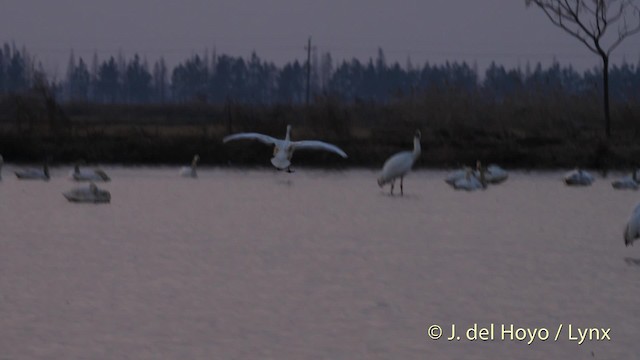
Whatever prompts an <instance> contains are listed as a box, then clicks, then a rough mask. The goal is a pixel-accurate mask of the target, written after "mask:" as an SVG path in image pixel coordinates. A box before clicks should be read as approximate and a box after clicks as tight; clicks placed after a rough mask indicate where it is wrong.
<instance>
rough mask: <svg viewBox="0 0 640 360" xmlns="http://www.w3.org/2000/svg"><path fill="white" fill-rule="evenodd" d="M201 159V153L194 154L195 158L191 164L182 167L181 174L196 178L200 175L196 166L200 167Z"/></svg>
mask: <svg viewBox="0 0 640 360" xmlns="http://www.w3.org/2000/svg"><path fill="white" fill-rule="evenodd" d="M199 160H200V156H199V155H197V154H196V155H194V156H193V160H191V166H183V167H182V168H181V169H180V176H182V177H190V178H196V177H198V173H197V171H196V168H197V167H198V161H199Z"/></svg>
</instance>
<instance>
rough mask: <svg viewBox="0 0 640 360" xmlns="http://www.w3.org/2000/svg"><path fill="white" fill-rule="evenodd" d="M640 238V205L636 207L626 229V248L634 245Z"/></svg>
mask: <svg viewBox="0 0 640 360" xmlns="http://www.w3.org/2000/svg"><path fill="white" fill-rule="evenodd" d="M639 237H640V204H638V205H636V207H635V209H633V213H632V214H631V216H630V217H629V221H627V226H626V227H625V229H624V244H625V245H626V246H629V245H633V242H634V241H636V240H637V239H638V238H639Z"/></svg>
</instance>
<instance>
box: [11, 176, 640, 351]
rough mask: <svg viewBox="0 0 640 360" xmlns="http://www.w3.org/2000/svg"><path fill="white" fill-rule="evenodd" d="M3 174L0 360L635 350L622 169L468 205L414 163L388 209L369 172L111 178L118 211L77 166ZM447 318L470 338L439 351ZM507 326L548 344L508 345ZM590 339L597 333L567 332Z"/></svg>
mask: <svg viewBox="0 0 640 360" xmlns="http://www.w3.org/2000/svg"><path fill="white" fill-rule="evenodd" d="M13 169H15V167H14V166H5V167H4V169H3V172H2V174H3V178H2V181H0V359H2V360H5V359H12V360H14V359H345V360H346V359H349V360H351V359H462V358H464V359H593V358H595V359H635V358H637V356H638V354H639V353H640V341H639V339H638V336H639V335H640V306H638V305H639V304H640V298H639V297H640V243H636V246H634V247H625V246H624V241H623V238H622V234H623V229H624V226H625V223H626V221H627V219H628V217H629V215H630V213H631V210H632V209H633V207H634V206H635V204H636V203H637V202H638V201H639V200H640V193H638V192H634V191H616V190H613V189H612V187H611V184H610V182H611V180H612V179H614V178H615V177H616V176H617V175H620V174H613V175H610V176H609V178H607V179H603V178H601V177H599V176H598V177H597V180H596V182H595V183H594V185H593V186H590V187H586V188H569V187H567V186H565V185H564V184H563V183H562V181H561V179H562V173H561V172H532V173H527V172H515V173H514V172H512V173H511V174H510V177H509V179H508V180H507V181H506V182H505V183H503V184H501V185H496V186H492V187H489V188H488V189H487V190H485V191H479V192H472V193H467V192H457V191H454V190H453V189H451V188H450V187H449V186H448V185H447V184H446V183H445V182H444V181H443V180H444V177H445V176H446V172H445V171H435V170H434V171H431V170H428V171H427V170H422V171H416V172H414V173H412V174H411V175H410V176H408V177H407V178H406V179H405V184H404V185H405V187H404V190H405V196H403V197H400V196H394V197H391V196H389V195H388V187H387V188H385V189H384V191H383V190H380V189H379V188H378V186H377V184H376V175H377V174H376V173H377V172H376V171H372V170H346V171H322V170H317V169H306V168H298V169H297V171H296V172H295V173H292V174H287V173H281V172H276V171H272V170H271V169H267V168H264V169H250V170H232V169H227V168H200V169H199V178H197V179H187V178H180V177H178V175H177V173H178V168H175V167H103V169H104V170H105V171H106V172H107V173H108V174H109V175H110V176H111V178H112V181H111V182H108V183H100V184H98V185H99V186H100V187H101V188H104V189H107V190H109V191H110V192H111V197H112V200H111V203H110V204H100V205H93V204H74V203H70V202H67V201H66V200H65V198H64V197H63V196H62V192H64V191H67V190H69V189H71V188H73V187H75V186H77V184H76V183H74V182H72V181H70V180H69V179H68V178H67V177H66V176H67V174H68V172H69V171H70V170H71V167H70V166H66V167H54V168H52V169H51V173H52V176H53V178H52V179H51V181H49V182H43V181H19V180H17V179H16V178H15V176H13V174H12V170H13ZM397 190H399V189H397ZM434 324H435V325H439V326H441V327H442V328H443V337H442V338H440V339H439V340H432V339H430V338H429V336H428V329H429V327H430V326H432V325H434ZM452 324H455V326H456V329H457V330H456V331H457V335H458V336H460V337H461V340H457V339H453V340H452V341H448V340H446V338H447V337H449V336H450V335H451V326H452ZM474 324H477V326H478V329H477V330H478V332H479V331H480V329H481V328H483V327H487V328H489V327H490V326H491V325H492V324H493V325H494V329H495V335H494V336H495V337H494V338H493V340H491V339H486V340H481V339H477V340H474V341H470V340H469V338H468V337H467V335H468V334H470V335H474V331H473V326H474ZM511 324H513V325H514V331H515V330H517V329H519V328H522V329H525V330H526V329H529V330H530V331H534V329H538V330H537V331H539V330H542V329H544V330H547V331H548V338H547V339H546V340H541V339H540V337H537V338H536V339H535V340H534V341H533V342H532V343H531V344H527V342H528V341H529V338H527V339H526V340H523V341H519V340H517V339H516V338H515V337H514V340H510V339H509V338H507V339H506V340H502V339H501V338H500V336H501V332H500V329H501V326H502V325H506V326H507V327H508V326H510V325H511ZM560 324H563V328H562V329H561V332H560V335H559V338H558V340H557V341H554V337H555V335H556V332H557V330H558V328H559V325H560ZM569 325H571V326H572V329H573V330H572V333H569V332H568V327H569ZM470 328H471V329H472V330H471V331H469V332H468V331H467V330H468V329H470ZM585 328H586V329H596V330H597V331H591V332H590V335H591V339H589V338H588V337H587V338H586V339H585V340H584V341H583V342H582V344H578V342H579V341H578V340H571V339H570V338H571V336H573V337H578V338H579V334H578V330H577V329H585ZM603 329H610V330H609V331H608V332H605V330H603ZM544 330H542V333H540V332H538V333H537V334H538V335H540V334H542V338H544ZM523 331H524V330H523ZM483 334H486V333H483ZM476 335H477V332H476ZM516 335H518V336H519V335H522V333H521V332H520V333H517V334H516ZM605 335H606V336H605ZM483 336H484V335H483ZM507 336H508V334H507ZM607 337H608V338H610V340H608V339H607ZM598 339H599V340H598Z"/></svg>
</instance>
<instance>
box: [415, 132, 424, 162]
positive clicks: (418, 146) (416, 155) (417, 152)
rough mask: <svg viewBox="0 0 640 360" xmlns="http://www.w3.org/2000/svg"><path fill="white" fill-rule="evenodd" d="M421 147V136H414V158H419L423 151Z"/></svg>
mask: <svg viewBox="0 0 640 360" xmlns="http://www.w3.org/2000/svg"><path fill="white" fill-rule="evenodd" d="M421 150H422V149H421V148H420V138H419V137H417V136H416V137H414V138H413V159H414V160H415V159H417V158H418V156H420V152H421Z"/></svg>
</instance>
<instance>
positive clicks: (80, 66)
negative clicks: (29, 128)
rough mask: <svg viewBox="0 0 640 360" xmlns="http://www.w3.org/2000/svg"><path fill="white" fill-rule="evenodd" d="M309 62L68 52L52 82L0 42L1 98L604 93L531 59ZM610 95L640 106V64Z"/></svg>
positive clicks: (258, 99)
mask: <svg viewBox="0 0 640 360" xmlns="http://www.w3.org/2000/svg"><path fill="white" fill-rule="evenodd" d="M307 70H308V69H307V64H306V62H304V63H300V62H299V61H297V60H296V61H293V62H290V63H287V64H285V65H284V66H281V67H279V66H276V65H274V64H273V63H272V62H268V61H264V60H262V59H260V58H259V57H258V55H257V54H255V53H254V54H252V55H251V57H250V58H249V59H244V58H242V57H232V56H228V55H224V54H220V55H218V54H216V53H215V52H213V53H211V54H209V53H205V54H204V55H202V56H200V55H193V56H191V57H190V58H188V59H186V60H184V61H183V62H181V63H179V64H178V65H177V66H175V67H174V68H173V69H169V68H168V67H167V65H166V63H165V61H164V60H163V59H162V58H160V59H159V60H157V61H155V62H154V63H153V64H149V62H148V61H147V60H145V59H142V58H140V57H139V56H138V55H134V56H133V58H129V59H126V58H124V56H121V55H120V56H117V57H109V58H108V59H104V60H100V59H98V57H97V55H94V56H93V58H92V59H91V60H90V61H87V60H85V59H83V58H76V57H75V56H74V55H73V53H72V54H71V55H70V59H69V63H68V66H67V71H66V75H65V77H64V78H63V79H60V80H58V79H49V78H48V77H47V75H46V74H45V73H44V71H43V70H42V66H41V65H39V63H38V62H37V60H36V59H35V57H33V56H31V55H30V54H29V53H28V52H27V50H26V49H25V48H22V49H18V48H16V46H15V45H10V44H4V46H2V48H0V95H2V94H14V93H21V92H23V91H25V90H27V89H29V88H30V87H32V86H33V84H34V83H35V82H36V81H40V82H42V81H44V82H46V84H47V85H48V87H49V88H50V89H51V91H52V93H53V96H54V97H55V99H56V100H57V101H58V102H61V103H71V102H73V103H78V102H85V103H100V104H115V103H118V104H161V103H193V102H198V103H208V104H222V103H226V102H229V101H231V102H234V103H239V104H249V105H251V104H253V105H273V104H294V105H295V104H302V103H305V101H306V97H307V76H308V75H309V80H310V81H309V92H310V98H311V101H313V100H314V99H315V98H317V97H332V98H335V99H338V100H341V101H345V102H347V103H349V102H354V101H372V102H376V103H382V104H384V103H388V102H390V101H393V100H397V99H399V98H406V97H411V96H416V95H418V94H421V93H424V92H425V91H426V90H428V89H447V90H454V91H456V92H459V93H466V94H473V95H474V96H475V95H477V94H481V98H483V99H484V100H485V101H488V102H498V103H499V102H502V101H504V100H505V99H506V98H513V97H532V96H533V97H536V98H542V99H544V98H553V97H557V95H558V94H559V93H562V94H565V95H569V96H582V97H589V98H592V97H594V96H596V97H597V96H600V94H601V92H602V76H601V71H600V69H597V68H594V69H592V70H587V71H584V72H582V73H580V72H578V71H576V70H574V69H573V68H572V67H571V66H560V64H558V63H554V64H552V65H551V66H549V67H546V68H543V67H542V66H541V64H539V63H538V64H535V65H533V66H532V65H530V64H527V65H526V66H525V68H524V69H522V68H516V69H506V68H505V67H504V66H502V65H498V64H495V63H492V64H491V65H490V66H489V67H488V68H487V69H486V71H485V72H484V74H483V75H484V76H480V74H479V73H478V70H477V68H476V66H474V65H469V64H467V63H464V62H463V63H458V62H451V63H450V62H447V63H444V64H429V63H425V64H424V65H422V66H414V65H412V64H411V63H410V62H407V64H406V65H405V66H400V65H399V64H398V63H391V64H390V63H387V61H386V60H385V56H384V52H383V51H382V50H381V49H380V50H379V51H378V54H377V56H376V58H375V59H370V60H369V61H366V62H361V61H360V60H357V59H353V60H351V61H344V62H342V63H339V64H334V61H333V60H332V57H331V54H330V53H324V54H321V55H319V56H318V55H317V54H314V56H313V57H312V59H311V62H310V69H309V70H310V73H309V74H307ZM610 85H611V99H612V100H613V101H614V102H633V103H638V102H640V91H639V89H640V64H638V65H633V64H628V63H624V64H622V65H614V66H613V67H612V68H611V70H610Z"/></svg>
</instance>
